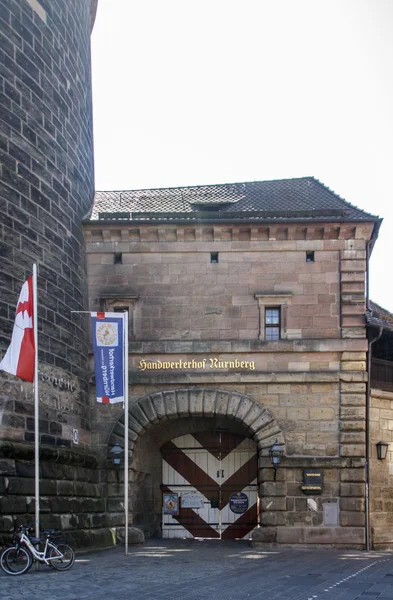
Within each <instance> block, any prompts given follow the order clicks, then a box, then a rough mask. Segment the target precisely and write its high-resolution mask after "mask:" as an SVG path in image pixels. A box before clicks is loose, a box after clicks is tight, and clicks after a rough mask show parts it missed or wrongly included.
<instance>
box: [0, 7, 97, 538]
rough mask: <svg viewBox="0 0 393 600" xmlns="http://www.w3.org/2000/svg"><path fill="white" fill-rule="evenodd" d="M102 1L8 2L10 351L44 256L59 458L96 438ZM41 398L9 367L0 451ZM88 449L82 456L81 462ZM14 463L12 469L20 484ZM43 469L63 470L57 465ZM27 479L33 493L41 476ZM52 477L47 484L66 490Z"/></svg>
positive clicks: (19, 441)
mask: <svg viewBox="0 0 393 600" xmlns="http://www.w3.org/2000/svg"><path fill="white" fill-rule="evenodd" d="M96 5H97V0H2V1H1V3H0V36H1V43H0V48H1V50H0V214H1V217H0V225H1V228H0V232H1V234H0V255H1V261H0V290H1V291H0V356H2V355H3V354H4V351H5V349H6V347H7V346H8V344H9V341H10V337H11V332H12V327H13V322H14V317H15V306H16V302H17V299H18V295H19V291H20V289H21V286H22V284H23V282H24V281H25V279H26V277H27V276H28V275H29V274H30V273H31V271H32V264H33V263H37V265H38V335H39V344H38V345H39V370H40V373H39V378H40V401H41V402H40V437H41V444H42V447H43V448H46V449H47V450H46V452H47V459H48V460H49V461H50V459H51V452H50V448H51V447H52V448H53V447H56V452H59V451H60V450H62V451H63V452H64V451H65V449H69V448H72V447H74V450H75V452H74V454H75V455H76V454H79V455H83V454H85V455H87V452H88V451H89V449H90V438H89V433H88V432H89V421H90V415H89V407H88V402H87V381H86V359H87V348H88V330H87V329H88V328H87V322H86V319H85V315H78V314H74V313H72V312H71V311H73V310H74V311H81V310H84V309H86V305H87V304H86V298H87V292H86V268H85V263H86V258H85V249H84V241H83V232H82V228H81V220H82V219H83V217H84V215H85V214H86V213H87V212H88V209H89V207H90V205H91V202H92V199H93V194H94V165H93V128H92V92H91V60H90V33H91V29H92V24H93V22H94V17H95V12H96ZM32 398H33V390H32V386H31V384H27V383H24V382H21V381H20V380H17V379H16V378H14V377H12V376H7V375H6V374H5V373H3V372H1V373H0V446H1V448H2V450H1V449H0V450H1V451H0V456H3V457H4V456H5V457H7V456H12V457H13V458H17V457H18V456H21V455H22V454H23V456H24V457H25V458H28V457H29V454H28V452H27V450H28V448H29V447H30V446H32V442H33V440H34V433H33V432H34V427H33V416H32V415H33V411H32ZM75 431H76V433H75ZM76 443H78V445H76ZM6 448H8V450H7V449H6ZM10 448H12V450H10ZM26 452H27V454H26ZM67 460H68V464H71V463H72V460H71V459H70V458H69V459H67ZM75 460H76V459H75ZM84 460H85V459H83V460H82V459H81V458H80V457H79V458H78V461H79V464H81V462H83V461H84ZM65 462H67V461H65ZM4 464H5V463H4ZM18 465H19V462H18V460H14V461H10V462H9V464H8V466H7V465H5V466H4V465H3V467H4V469H5V471H6V473H5V472H4V469H3V471H2V472H0V496H1V494H2V493H4V492H5V493H6V494H7V496H9V497H10V498H12V494H13V490H14V489H16V488H17V487H18V484H20V481H19V482H16V481H14V484H13V483H12V481H13V479H12V478H13V477H16V478H18V477H27V478H29V476H30V475H32V473H31V471H29V470H27V471H26V469H25V470H24V474H22V473H21V472H18ZM7 469H8V470H9V472H7ZM43 469H45V467H44V466H43ZM49 471H51V470H50V469H49ZM4 474H6V475H7V477H11V479H7V482H11V483H9V485H10V486H11V487H10V488H9V489H8V488H7V489H5V487H4V486H7V485H8V484H6V483H4V481H1V477H2V475H4ZM42 477H44V478H45V477H50V478H51V480H52V481H54V480H55V479H56V473H55V472H54V471H53V472H52V471H51V472H50V473H47V474H45V473H44V472H43V473H42ZM84 479H85V477H84ZM44 483H45V482H44ZM48 483H49V482H48ZM24 484H25V486H24V488H23V489H24V490H25V492H26V494H30V493H31V482H30V483H26V480H24ZM13 486H14V487H13ZM22 487H23V486H22ZM43 488H44V489H43V494H45V493H46V494H48V495H51V494H52V495H53V497H55V496H57V497H58V496H59V494H60V490H59V489H55V488H53V489H52V488H51V489H49V488H48V489H47V490H46V491H45V485H44V486H43ZM18 489H19V492H16V493H19V494H20V493H21V491H20V490H21V488H20V487H19V488H18ZM18 501H20V502H19V504H18V506H19V508H18V509H17V510H16V512H19V513H21V515H22V514H23V513H28V512H31V511H30V509H29V506H28V499H27V504H26V498H25V499H24V500H23V499H22V497H18ZM10 502H11V504H12V502H13V501H12V500H11V501H10ZM15 506H16V504H15V502H14V508H15ZM52 509H53V507H52ZM55 512H56V511H55ZM11 513H13V514H14V516H13V517H11V516H9V517H8V516H7V515H11ZM0 515H2V520H1V523H0V535H1V532H2V531H3V532H4V531H9V530H10V526H11V520H12V518H13V519H14V520H15V510H14V509H12V508H9V507H8V505H7V503H5V502H4V500H3V503H2V504H1V499H0ZM21 520H23V519H22V517H21ZM56 524H57V525H61V523H59V522H58V523H55V525H56ZM43 525H45V523H43Z"/></svg>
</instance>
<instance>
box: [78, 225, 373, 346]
mask: <svg viewBox="0 0 393 600" xmlns="http://www.w3.org/2000/svg"><path fill="white" fill-rule="evenodd" d="M363 227H364V226H363ZM355 229H356V228H355ZM359 229H360V228H359ZM252 230H253V228H249V230H248V231H245V232H244V235H243V237H241V238H240V239H239V238H237V239H236V238H234V237H233V235H232V236H231V237H230V238H228V237H225V235H224V233H225V232H226V231H227V229H225V228H223V227H220V226H216V227H214V230H212V231H213V233H212V235H211V238H210V239H204V235H205V234H206V229H204V228H203V227H198V226H197V227H195V229H194V230H193V236H190V237H189V238H187V236H186V232H187V231H188V230H187V229H186V228H184V227H181V226H178V227H177V228H173V227H172V228H168V227H167V228H166V227H164V226H161V227H160V228H158V229H157V228H153V227H152V226H147V227H140V228H139V229H132V228H129V229H124V228H123V229H121V228H120V227H119V226H114V227H113V228H109V227H108V228H105V229H102V228H101V227H99V226H98V225H90V226H88V227H86V239H87V251H88V281H89V295H90V307H91V309H92V310H98V309H99V308H100V306H102V302H103V299H104V298H105V297H111V296H112V295H116V294H120V295H121V294H123V295H134V296H136V297H137V298H138V300H137V302H136V303H135V305H133V307H132V319H133V331H134V337H135V339H137V340H147V339H150V340H159V339H166V340H170V339H173V340H180V339H184V340H214V339H216V340H220V339H221V340H226V339H228V340H234V339H239V340H247V339H258V338H259V337H260V328H261V322H260V320H261V315H260V311H259V303H258V300H257V298H256V297H255V295H256V294H261V293H269V294H273V293H275V294H286V295H289V299H288V301H287V304H288V306H287V307H286V316H285V326H283V331H282V337H284V338H286V339H318V338H319V339H320V338H339V337H341V336H343V337H350V338H352V337H364V333H365V331H364V316H363V315H364V308H365V307H364V271H365V239H361V238H360V237H359V239H358V236H360V235H363V231H362V232H361V233H359V234H356V231H355V232H354V230H352V229H351V230H350V231H347V230H346V229H345V228H343V233H342V237H340V235H339V234H338V233H337V232H333V233H335V235H336V238H337V239H330V238H329V233H330V230H329V228H328V227H327V226H326V227H325V228H324V229H322V230H321V232H319V233H318V235H316V233H315V231H311V230H310V232H309V233H308V236H307V233H306V234H304V232H302V235H301V236H300V233H299V231H298V229H297V228H296V227H295V226H292V227H288V228H287V229H286V230H285V235H286V237H285V238H275V237H273V238H269V237H268V238H267V239H266V238H265V237H263V236H262V233H261V230H260V229H257V233H256V235H254V236H253V233H252ZM258 232H259V234H258ZM269 235H273V233H272V232H270V233H269ZM349 235H351V236H352V235H356V236H357V237H356V239H347V237H348V236H349ZM299 238H301V239H299ZM307 251H314V261H311V262H307V261H306V252H307ZM211 252H215V253H217V252H218V263H211ZM115 253H116V254H121V264H114V254H115ZM362 269H363V270H362ZM273 304H274V305H275V304H276V302H273Z"/></svg>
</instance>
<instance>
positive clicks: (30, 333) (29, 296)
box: [0, 275, 35, 382]
mask: <svg viewBox="0 0 393 600" xmlns="http://www.w3.org/2000/svg"><path fill="white" fill-rule="evenodd" d="M34 365H35V344H34V298H33V276H32V275H31V276H30V277H29V278H28V280H27V281H25V283H24V284H23V286H22V289H21V292H20V296H19V300H18V304H17V306H16V315H15V324H14V329H13V332H12V338H11V344H10V345H9V347H8V350H7V352H6V353H5V355H4V357H3V360H2V361H1V362H0V369H2V370H3V371H7V373H11V375H16V377H19V378H20V379H24V380H25V381H31V382H33V380H34Z"/></svg>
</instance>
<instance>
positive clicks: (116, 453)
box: [109, 442, 124, 465]
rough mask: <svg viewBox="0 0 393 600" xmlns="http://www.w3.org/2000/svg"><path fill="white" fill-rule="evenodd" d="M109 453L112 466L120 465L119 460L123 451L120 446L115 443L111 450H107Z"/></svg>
mask: <svg viewBox="0 0 393 600" xmlns="http://www.w3.org/2000/svg"><path fill="white" fill-rule="evenodd" d="M109 452H110V453H111V455H112V462H113V464H114V465H120V463H121V458H122V456H123V454H124V450H123V448H122V447H121V446H120V444H118V443H117V442H116V444H115V445H114V446H113V448H112V449H111V450H109Z"/></svg>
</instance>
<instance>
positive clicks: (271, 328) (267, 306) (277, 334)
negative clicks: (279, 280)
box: [255, 292, 292, 341]
mask: <svg viewBox="0 0 393 600" xmlns="http://www.w3.org/2000/svg"><path fill="white" fill-rule="evenodd" d="M255 298H256V299H257V300H258V305H259V336H258V337H259V339H260V340H266V341H276V340H281V339H287V331H286V323H287V306H288V304H290V302H291V299H292V294H291V293H285V292H283V293H274V292H271V293H268V292H267V293H264V294H263V293H260V294H255Z"/></svg>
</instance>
